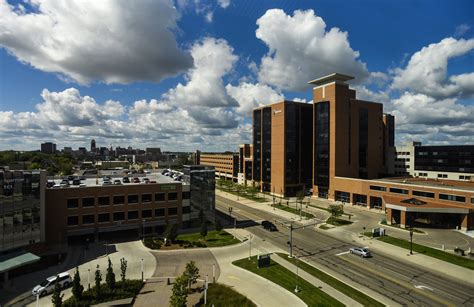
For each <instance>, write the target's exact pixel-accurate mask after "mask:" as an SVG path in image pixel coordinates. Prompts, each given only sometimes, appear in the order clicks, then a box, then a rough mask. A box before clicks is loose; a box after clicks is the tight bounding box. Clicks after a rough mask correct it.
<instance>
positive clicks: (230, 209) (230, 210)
mask: <svg viewBox="0 0 474 307" xmlns="http://www.w3.org/2000/svg"><path fill="white" fill-rule="evenodd" d="M229 216H230V223H231V224H232V207H229Z"/></svg>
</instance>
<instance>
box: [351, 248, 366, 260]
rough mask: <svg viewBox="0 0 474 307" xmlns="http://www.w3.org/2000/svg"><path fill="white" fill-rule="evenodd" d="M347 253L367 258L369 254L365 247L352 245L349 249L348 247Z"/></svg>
mask: <svg viewBox="0 0 474 307" xmlns="http://www.w3.org/2000/svg"><path fill="white" fill-rule="evenodd" d="M349 253H351V254H354V255H357V256H361V257H363V258H367V257H370V256H371V255H370V251H369V249H368V248H365V247H352V248H351V249H349Z"/></svg>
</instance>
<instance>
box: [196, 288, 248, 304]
mask: <svg viewBox="0 0 474 307" xmlns="http://www.w3.org/2000/svg"><path fill="white" fill-rule="evenodd" d="M200 303H201V304H203V305H204V297H203V298H201V301H200ZM207 306H226V307H255V306H257V305H255V304H254V303H253V302H252V301H251V300H249V299H248V298H247V297H245V296H244V295H242V294H240V293H238V292H237V291H235V290H233V289H232V288H231V287H228V286H225V285H223V284H219V283H217V284H209V289H208V290H207Z"/></svg>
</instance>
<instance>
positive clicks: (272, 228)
mask: <svg viewBox="0 0 474 307" xmlns="http://www.w3.org/2000/svg"><path fill="white" fill-rule="evenodd" d="M262 227H263V228H265V229H266V230H268V231H278V229H277V227H276V226H275V224H273V223H272V222H270V221H263V222H262Z"/></svg>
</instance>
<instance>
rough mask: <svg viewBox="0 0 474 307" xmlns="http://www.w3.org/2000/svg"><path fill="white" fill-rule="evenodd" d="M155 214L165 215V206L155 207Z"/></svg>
mask: <svg viewBox="0 0 474 307" xmlns="http://www.w3.org/2000/svg"><path fill="white" fill-rule="evenodd" d="M155 216H165V209H164V208H160V209H155Z"/></svg>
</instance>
